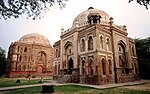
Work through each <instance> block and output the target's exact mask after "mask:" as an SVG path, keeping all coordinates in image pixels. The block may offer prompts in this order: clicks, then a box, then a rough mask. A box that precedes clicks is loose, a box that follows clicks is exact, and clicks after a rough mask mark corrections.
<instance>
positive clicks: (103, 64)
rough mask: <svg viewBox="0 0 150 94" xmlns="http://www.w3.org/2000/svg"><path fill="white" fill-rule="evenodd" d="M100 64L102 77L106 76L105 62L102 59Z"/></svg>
mask: <svg viewBox="0 0 150 94" xmlns="http://www.w3.org/2000/svg"><path fill="white" fill-rule="evenodd" d="M101 63H102V71H103V75H106V62H105V59H104V58H102V60H101Z"/></svg>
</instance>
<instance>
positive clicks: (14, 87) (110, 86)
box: [0, 80, 150, 90]
mask: <svg viewBox="0 0 150 94" xmlns="http://www.w3.org/2000/svg"><path fill="white" fill-rule="evenodd" d="M144 83H150V80H140V81H134V82H127V83H118V84H116V83H114V84H106V85H87V84H77V83H66V84H60V83H56V82H55V81H51V82H49V83H43V84H34V85H23V86H12V87H2V88H0V90H10V89H19V88H27V87H34V86H42V85H55V86H59V85H71V84H74V85H80V86H89V87H94V88H98V89H104V88H112V87H122V86H129V85H138V84H144Z"/></svg>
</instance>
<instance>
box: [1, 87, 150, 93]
mask: <svg viewBox="0 0 150 94" xmlns="http://www.w3.org/2000/svg"><path fill="white" fill-rule="evenodd" d="M41 91H42V88H41V87H31V88H25V89H16V90H8V91H0V92H1V93H2V94H40V92H41ZM1 93H0V94H1ZM53 94H150V91H140V90H129V89H125V88H110V89H95V88H91V87H85V86H78V85H63V86H54V93H53Z"/></svg>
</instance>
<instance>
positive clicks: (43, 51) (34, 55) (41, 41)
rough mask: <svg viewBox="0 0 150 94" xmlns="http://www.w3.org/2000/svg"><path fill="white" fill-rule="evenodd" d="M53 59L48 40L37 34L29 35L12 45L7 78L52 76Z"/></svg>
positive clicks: (9, 53)
mask: <svg viewBox="0 0 150 94" xmlns="http://www.w3.org/2000/svg"><path fill="white" fill-rule="evenodd" d="M52 59H53V49H52V47H51V45H50V43H49V41H48V39H47V38H45V37H44V36H42V35H39V34H37V33H32V34H27V35H25V36H23V37H22V38H20V40H19V41H16V42H14V43H12V44H11V45H10V47H9V52H8V63H7V74H6V76H7V77H29V76H30V77H37V76H52V63H53V62H52V61H53V60H52Z"/></svg>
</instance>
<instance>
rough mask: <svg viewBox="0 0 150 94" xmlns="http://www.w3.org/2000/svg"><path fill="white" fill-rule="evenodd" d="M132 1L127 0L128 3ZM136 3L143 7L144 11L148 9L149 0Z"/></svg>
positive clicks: (139, 0)
mask: <svg viewBox="0 0 150 94" xmlns="http://www.w3.org/2000/svg"><path fill="white" fill-rule="evenodd" d="M132 1H134V0H129V3H130V2H132ZM136 2H137V3H138V4H140V5H142V6H145V8H146V9H148V6H150V0H136Z"/></svg>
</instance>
